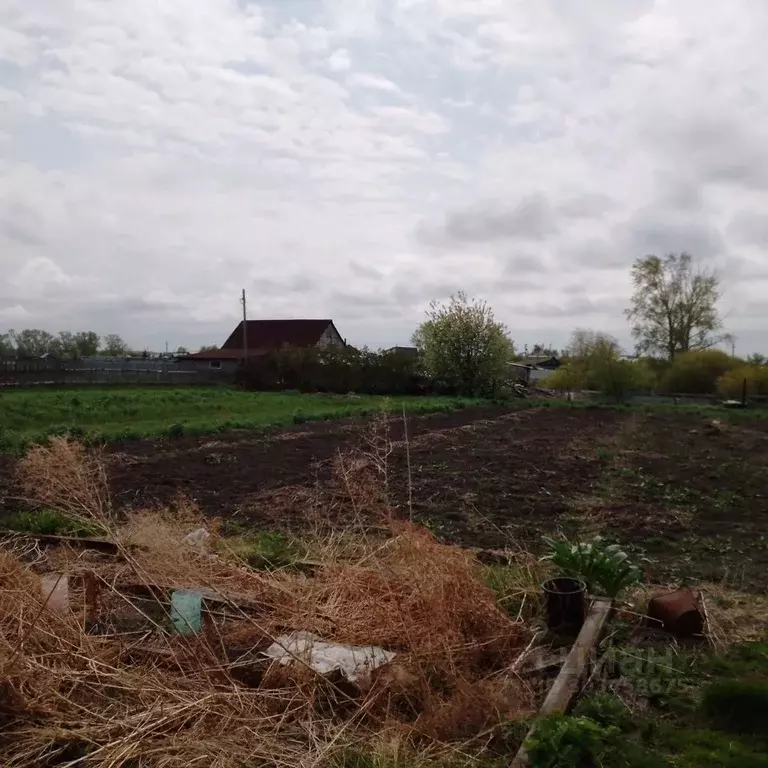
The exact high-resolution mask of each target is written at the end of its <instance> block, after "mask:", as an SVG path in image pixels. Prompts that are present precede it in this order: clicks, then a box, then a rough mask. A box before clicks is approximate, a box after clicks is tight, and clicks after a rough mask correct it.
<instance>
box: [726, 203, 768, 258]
mask: <svg viewBox="0 0 768 768" xmlns="http://www.w3.org/2000/svg"><path fill="white" fill-rule="evenodd" d="M726 231H727V233H728V235H729V236H730V237H733V238H734V240H736V241H737V242H740V243H744V244H746V245H755V246H757V247H759V248H763V249H764V248H765V247H766V245H768V215H766V214H765V213H762V212H758V211H749V212H744V213H740V214H738V215H736V216H735V217H734V218H733V220H732V221H731V223H730V224H729V225H728V227H727V230H726Z"/></svg>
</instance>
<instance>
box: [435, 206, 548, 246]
mask: <svg viewBox="0 0 768 768" xmlns="http://www.w3.org/2000/svg"><path fill="white" fill-rule="evenodd" d="M558 231H559V226H558V222H557V218H556V216H555V213H554V211H553V209H552V206H551V205H550V204H549V202H548V201H547V200H546V199H545V198H543V197H541V196H540V195H529V196H527V197H525V198H523V199H522V200H521V201H520V202H519V203H518V204H517V205H516V206H514V207H508V206H505V205H502V204H500V203H496V202H487V203H478V204H476V205H474V206H472V207H471V208H467V209H465V210H462V211H454V212H453V213H450V214H448V216H446V218H445V222H444V224H443V225H442V226H441V227H440V228H439V229H438V230H437V231H435V232H432V233H429V232H428V231H424V230H422V232H421V236H422V238H425V239H427V240H429V239H433V240H437V241H438V242H440V241H442V242H445V243H448V244H454V245H462V244H467V245H471V244H473V243H474V244H481V243H493V242H499V241H504V240H545V239H546V238H548V237H550V236H552V235H555V234H557V232H558Z"/></svg>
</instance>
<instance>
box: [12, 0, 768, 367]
mask: <svg viewBox="0 0 768 768" xmlns="http://www.w3.org/2000/svg"><path fill="white" fill-rule="evenodd" d="M766 40H768V3H767V2H765V0H706V2H705V3H702V1H701V0H657V1H656V2H654V0H327V1H325V2H324V1H323V0H262V1H260V2H251V1H250V0H163V1H162V2H158V0H130V1H128V0H0V268H1V271H0V330H4V329H5V328H8V327H15V328H17V329H18V328H23V327H42V328H46V329H48V330H51V331H56V330H60V329H71V330H79V329H81V328H89V329H94V330H96V331H97V332H99V333H102V334H104V333H109V332H116V333H120V334H122V335H123V336H124V337H125V338H126V339H127V340H128V341H129V342H130V343H131V344H133V345H135V346H136V347H149V348H155V349H159V348H162V347H163V346H164V344H165V342H166V341H168V343H169V344H170V345H171V346H172V347H176V346H177V345H180V344H183V345H186V346H188V347H191V348H194V347H197V346H199V345H200V344H210V343H221V342H222V341H223V340H224V338H225V337H226V336H227V335H228V333H229V332H230V330H231V329H232V327H233V326H234V324H235V323H236V322H237V320H238V313H239V311H240V308H239V305H238V298H239V292H240V290H241V288H243V287H244V288H246V289H247V291H248V294H249V297H250V315H251V317H254V318H256V317H332V318H333V319H334V320H335V321H336V324H337V327H338V328H339V331H340V332H341V334H342V335H343V336H345V337H346V338H347V339H348V340H349V341H350V342H352V343H355V344H368V345H370V346H374V347H376V346H380V345H390V344H398V343H399V344H405V343H408V342H409V339H410V336H411V333H412V331H413V329H414V327H415V326H416V325H417V324H418V322H419V321H420V319H421V318H422V316H423V312H424V309H425V307H426V305H427V304H428V303H429V301H430V300H431V299H444V298H446V297H448V296H449V295H450V294H451V293H452V292H455V291H456V290H459V289H463V290H465V291H467V292H468V293H470V294H471V295H473V296H477V297H480V298H483V299H486V300H487V301H489V302H490V304H491V305H492V306H493V308H494V309H495V311H496V313H497V315H498V316H499V317H500V319H502V320H503V321H504V322H506V323H507V325H508V326H509V329H510V332H511V336H512V338H513V339H515V340H516V341H517V342H518V344H519V345H522V344H523V343H525V342H527V343H529V344H532V343H534V342H536V341H541V342H544V343H552V344H554V345H556V346H561V345H563V344H565V342H566V341H567V338H568V336H569V334H570V332H571V330H572V329H573V328H574V327H577V326H580V327H590V328H594V329H599V330H605V331H609V332H611V333H613V334H614V335H616V336H617V337H619V339H620V340H621V341H622V342H623V343H625V344H626V345H628V346H629V345H630V343H631V342H630V337H629V333H628V328H627V324H626V322H625V320H624V318H623V316H622V310H623V309H624V307H625V306H626V305H627V303H628V300H629V296H630V293H631V286H630V281H629V268H630V265H631V263H632V261H633V260H634V259H635V258H636V257H638V256H643V255H646V254H647V253H657V254H660V255H661V254H663V253H664V252H667V251H681V250H687V251H690V252H691V253H693V254H694V255H695V256H697V257H699V258H700V259H702V260H706V261H707V263H709V264H712V265H714V266H717V267H718V268H719V269H720V270H721V271H722V274H723V278H724V279H723V287H724V290H725V296H724V299H723V304H722V307H723V311H724V314H726V315H727V324H728V327H729V329H730V330H732V331H733V332H734V333H735V334H736V335H737V337H738V349H739V351H741V352H743V353H748V352H751V351H757V350H759V351H762V352H768V338H766V337H765V334H764V333H763V331H764V330H765V329H766V317H768V257H767V256H766V244H767V241H768V67H767V66H766V65H765V58H766V53H765V48H766Z"/></svg>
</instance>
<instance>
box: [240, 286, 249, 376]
mask: <svg viewBox="0 0 768 768" xmlns="http://www.w3.org/2000/svg"><path fill="white" fill-rule="evenodd" d="M240 303H241V304H242V305H243V366H244V367H247V365H248V312H247V307H246V303H245V288H243V297H242V298H241V299H240Z"/></svg>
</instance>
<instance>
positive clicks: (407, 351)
mask: <svg viewBox="0 0 768 768" xmlns="http://www.w3.org/2000/svg"><path fill="white" fill-rule="evenodd" d="M384 351H385V352H397V354H399V355H404V356H407V357H412V358H417V357H418V356H419V350H418V347H390V348H389V349H385V350H384Z"/></svg>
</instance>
